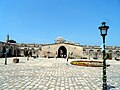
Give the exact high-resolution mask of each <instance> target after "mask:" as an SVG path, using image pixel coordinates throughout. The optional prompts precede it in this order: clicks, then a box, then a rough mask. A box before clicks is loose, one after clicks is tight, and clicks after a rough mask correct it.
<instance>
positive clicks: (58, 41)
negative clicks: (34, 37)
mask: <svg viewBox="0 0 120 90" xmlns="http://www.w3.org/2000/svg"><path fill="white" fill-rule="evenodd" d="M64 42H65V40H64V39H63V37H57V38H56V40H55V43H64Z"/></svg>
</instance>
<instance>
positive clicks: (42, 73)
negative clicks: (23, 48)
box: [0, 57, 120, 90]
mask: <svg viewBox="0 0 120 90" xmlns="http://www.w3.org/2000/svg"><path fill="white" fill-rule="evenodd" d="M19 59H20V62H19V63H17V64H15V63H13V62H12V60H13V58H8V60H7V61H8V62H7V65H4V59H1V58H0V90H102V68H101V67H83V66H74V65H70V64H68V65H67V64H66V59H52V58H51V59H44V58H38V59H32V58H30V60H29V61H27V60H26V58H24V57H20V58H19ZM69 62H70V61H69ZM107 63H109V64H110V67H108V68H107V81H108V88H109V90H120V62H119V61H115V60H111V61H110V60H109V61H107Z"/></svg>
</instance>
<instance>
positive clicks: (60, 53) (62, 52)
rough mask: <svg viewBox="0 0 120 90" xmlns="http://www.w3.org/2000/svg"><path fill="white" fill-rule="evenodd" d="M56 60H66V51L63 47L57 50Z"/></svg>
mask: <svg viewBox="0 0 120 90" xmlns="http://www.w3.org/2000/svg"><path fill="white" fill-rule="evenodd" d="M57 57H58V58H66V57H67V49H66V47H65V46H60V47H59V49H58V55H57Z"/></svg>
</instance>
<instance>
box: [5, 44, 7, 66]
mask: <svg viewBox="0 0 120 90" xmlns="http://www.w3.org/2000/svg"><path fill="white" fill-rule="evenodd" d="M7 53H8V46H7V45H5V65H7Z"/></svg>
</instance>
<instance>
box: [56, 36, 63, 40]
mask: <svg viewBox="0 0 120 90" xmlns="http://www.w3.org/2000/svg"><path fill="white" fill-rule="evenodd" d="M56 40H57V41H61V40H64V39H63V37H57V38H56Z"/></svg>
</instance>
